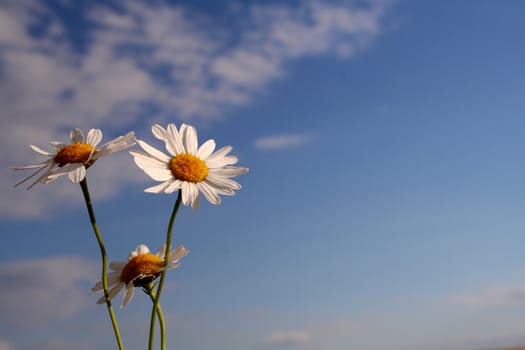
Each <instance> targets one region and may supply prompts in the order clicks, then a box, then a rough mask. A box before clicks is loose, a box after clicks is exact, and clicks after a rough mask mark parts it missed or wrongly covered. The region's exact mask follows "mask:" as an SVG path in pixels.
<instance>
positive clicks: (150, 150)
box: [137, 140, 171, 163]
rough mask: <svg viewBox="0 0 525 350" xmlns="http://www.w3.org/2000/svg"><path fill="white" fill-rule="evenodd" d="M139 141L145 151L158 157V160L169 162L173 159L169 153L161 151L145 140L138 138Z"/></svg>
mask: <svg viewBox="0 0 525 350" xmlns="http://www.w3.org/2000/svg"><path fill="white" fill-rule="evenodd" d="M137 143H138V144H139V146H140V147H142V149H143V150H144V151H146V153H148V154H150V155H151V156H153V157H155V158H157V159H158V160H160V161H162V162H165V163H167V162H169V160H170V159H171V158H170V157H168V156H167V155H165V154H164V153H162V152H161V151H159V150H158V149H156V148H155V147H152V146H150V145H148V144H147V143H146V142H144V141H141V140H137Z"/></svg>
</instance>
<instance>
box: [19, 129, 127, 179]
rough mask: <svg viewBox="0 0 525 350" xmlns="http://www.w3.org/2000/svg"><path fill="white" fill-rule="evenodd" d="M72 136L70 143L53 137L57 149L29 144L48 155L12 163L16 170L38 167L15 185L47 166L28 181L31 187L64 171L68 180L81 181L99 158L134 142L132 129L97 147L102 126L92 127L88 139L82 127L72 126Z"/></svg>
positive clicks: (53, 144) (38, 151) (54, 177)
mask: <svg viewBox="0 0 525 350" xmlns="http://www.w3.org/2000/svg"><path fill="white" fill-rule="evenodd" d="M70 137H71V143H70V144H66V143H62V142H59V141H52V142H51V145H52V146H54V147H55V148H56V150H55V152H54V153H51V152H46V151H44V150H42V149H41V148H39V147H37V146H35V145H30V146H29V147H31V149H32V150H33V151H35V152H36V153H38V154H40V155H42V156H45V157H48V158H47V159H46V160H45V161H43V162H41V163H38V164H33V165H28V166H18V167H11V169H13V170H26V169H37V171H35V172H34V173H33V174H31V175H29V176H28V177H26V178H25V179H23V180H22V181H20V182H18V183H17V184H16V185H15V187H16V186H18V185H20V184H22V183H24V182H26V181H27V180H29V179H31V178H32V177H34V176H36V175H37V174H38V173H40V172H41V171H42V170H44V169H45V172H44V173H43V174H42V175H40V177H38V178H37V179H36V180H35V181H34V182H33V183H32V184H31V185H29V187H28V189H30V188H31V187H33V186H34V185H36V184H37V183H42V184H45V183H48V182H51V181H53V180H55V179H57V178H58V177H60V176H62V175H67V176H68V178H69V180H71V181H72V182H74V183H79V182H80V181H82V180H84V178H85V177H86V169H87V168H88V167H89V166H91V165H92V164H93V163H94V162H95V161H96V160H97V159H99V158H101V157H103V156H106V155H108V154H110V153H114V152H118V151H121V150H123V149H126V148H128V147H131V146H133V145H134V144H135V133H134V132H133V131H132V132H129V133H128V134H126V135H124V136H119V137H117V138H115V139H113V140H111V141H109V142H107V143H105V144H104V145H102V146H100V147H98V148H97V146H98V144H99V143H100V141H101V140H102V131H100V130H99V129H91V130H89V132H88V134H87V138H86V139H85V140H84V133H83V132H82V130H80V129H73V130H71V133H70Z"/></svg>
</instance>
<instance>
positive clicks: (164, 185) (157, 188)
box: [144, 181, 172, 193]
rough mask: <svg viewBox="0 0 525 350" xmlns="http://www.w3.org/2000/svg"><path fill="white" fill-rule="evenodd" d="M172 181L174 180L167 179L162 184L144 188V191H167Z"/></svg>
mask: <svg viewBox="0 0 525 350" xmlns="http://www.w3.org/2000/svg"><path fill="white" fill-rule="evenodd" d="M170 183H172V182H171V181H166V182H163V183H161V184H158V185H155V186H151V187H148V188H146V189H144V192H146V193H162V192H165V191H166V190H165V189H166V188H167V187H168V186H169V185H170Z"/></svg>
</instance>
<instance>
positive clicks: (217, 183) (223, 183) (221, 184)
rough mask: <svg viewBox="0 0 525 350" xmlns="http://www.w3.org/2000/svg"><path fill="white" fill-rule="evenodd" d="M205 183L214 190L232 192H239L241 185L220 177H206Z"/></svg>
mask: <svg viewBox="0 0 525 350" xmlns="http://www.w3.org/2000/svg"><path fill="white" fill-rule="evenodd" d="M205 182H207V183H209V184H210V185H212V186H213V187H214V188H216V189H218V190H225V189H233V190H240V189H241V185H240V184H239V183H238V182H236V181H234V180H232V179H229V178H226V177H221V176H214V175H208V177H206V180H205Z"/></svg>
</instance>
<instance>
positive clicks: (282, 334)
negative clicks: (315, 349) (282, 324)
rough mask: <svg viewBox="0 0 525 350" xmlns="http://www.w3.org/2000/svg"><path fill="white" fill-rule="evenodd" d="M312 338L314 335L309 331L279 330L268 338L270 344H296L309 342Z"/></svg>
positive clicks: (267, 341)
mask: <svg viewBox="0 0 525 350" xmlns="http://www.w3.org/2000/svg"><path fill="white" fill-rule="evenodd" d="M311 339H312V336H311V334H310V333H309V332H307V331H297V330H290V331H277V332H274V333H272V334H271V335H270V336H269V337H268V338H267V339H266V343H267V344H268V345H295V344H308V343H309V342H310V341H311Z"/></svg>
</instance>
